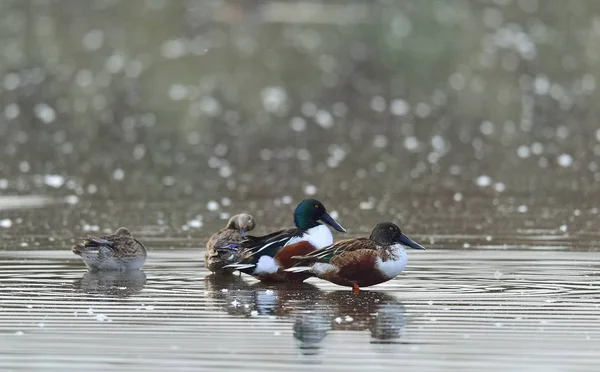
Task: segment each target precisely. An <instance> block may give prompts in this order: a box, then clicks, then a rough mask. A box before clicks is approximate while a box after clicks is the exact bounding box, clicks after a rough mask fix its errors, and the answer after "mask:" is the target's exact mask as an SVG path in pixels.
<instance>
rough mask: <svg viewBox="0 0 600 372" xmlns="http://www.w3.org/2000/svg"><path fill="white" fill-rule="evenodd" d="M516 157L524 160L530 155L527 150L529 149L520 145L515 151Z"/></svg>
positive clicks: (529, 151)
mask: <svg viewBox="0 0 600 372" xmlns="http://www.w3.org/2000/svg"><path fill="white" fill-rule="evenodd" d="M517 155H518V156H519V157H520V158H521V159H526V158H528V157H529V156H530V155H531V150H529V147H527V146H525V145H521V146H519V148H518V149H517Z"/></svg>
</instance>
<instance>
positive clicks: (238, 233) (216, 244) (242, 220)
mask: <svg viewBox="0 0 600 372" xmlns="http://www.w3.org/2000/svg"><path fill="white" fill-rule="evenodd" d="M255 226H256V221H255V220H254V217H252V216H251V215H249V214H246V213H240V214H236V215H235V216H233V217H231V218H230V219H229V222H227V225H226V226H225V228H223V229H221V230H220V231H219V232H217V233H216V234H214V235H213V236H211V237H210V239H208V242H207V243H206V252H205V254H204V266H206V268H207V269H209V270H210V271H212V272H213V273H217V274H231V273H232V272H233V270H234V269H227V268H224V266H225V265H229V264H232V263H236V262H238V261H239V260H240V258H241V257H240V254H239V243H240V240H242V238H243V237H244V235H245V234H246V232H248V231H252V230H253V229H254V227H255Z"/></svg>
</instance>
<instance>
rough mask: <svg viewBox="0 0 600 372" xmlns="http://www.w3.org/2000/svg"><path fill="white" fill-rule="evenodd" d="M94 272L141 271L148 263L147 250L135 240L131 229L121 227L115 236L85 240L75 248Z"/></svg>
mask: <svg viewBox="0 0 600 372" xmlns="http://www.w3.org/2000/svg"><path fill="white" fill-rule="evenodd" d="M73 253H75V254H76V255H78V256H81V258H82V259H83V262H84V263H85V264H86V266H87V267H88V268H89V269H90V270H92V271H114V270H117V271H126V270H137V269H141V268H142V266H144V262H146V255H147V253H146V248H145V247H144V245H143V244H142V243H140V242H139V241H138V240H136V239H134V238H133V236H132V235H131V232H130V231H129V229H127V228H125V227H120V228H118V229H117V231H115V233H114V234H113V235H105V236H100V237H96V238H94V237H91V238H87V239H84V240H83V241H82V242H81V243H80V244H78V245H76V246H74V247H73Z"/></svg>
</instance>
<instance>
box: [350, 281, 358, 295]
mask: <svg viewBox="0 0 600 372" xmlns="http://www.w3.org/2000/svg"><path fill="white" fill-rule="evenodd" d="M358 292H360V287H359V286H358V284H356V283H353V284H352V293H353V294H355V295H357V294H358Z"/></svg>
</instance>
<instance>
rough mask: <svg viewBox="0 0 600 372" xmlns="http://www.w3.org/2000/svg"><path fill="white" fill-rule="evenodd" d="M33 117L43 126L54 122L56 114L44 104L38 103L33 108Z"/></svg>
mask: <svg viewBox="0 0 600 372" xmlns="http://www.w3.org/2000/svg"><path fill="white" fill-rule="evenodd" d="M34 112H35V116H37V118H38V119H40V120H41V121H42V122H44V123H45V124H49V123H52V122H53V121H54V120H56V112H55V111H54V109H53V108H52V107H50V106H49V105H48V104H46V103H38V104H37V105H35V108H34Z"/></svg>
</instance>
